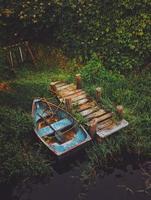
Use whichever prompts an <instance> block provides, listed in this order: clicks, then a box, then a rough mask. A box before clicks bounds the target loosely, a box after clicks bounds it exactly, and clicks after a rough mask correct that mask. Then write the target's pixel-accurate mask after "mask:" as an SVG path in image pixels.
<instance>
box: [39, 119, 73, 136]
mask: <svg viewBox="0 0 151 200" xmlns="http://www.w3.org/2000/svg"><path fill="white" fill-rule="evenodd" d="M72 124H73V122H72V121H71V120H69V119H67V118H65V119H61V120H59V121H57V122H54V123H53V124H50V126H49V125H48V126H45V127H43V128H41V129H39V131H38V135H39V136H40V137H43V136H46V135H52V134H53V133H54V130H55V131H61V130H62V129H64V128H67V127H69V126H71V125H72ZM51 127H52V128H51ZM53 129H54V130H53Z"/></svg>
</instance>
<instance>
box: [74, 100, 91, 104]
mask: <svg viewBox="0 0 151 200" xmlns="http://www.w3.org/2000/svg"><path fill="white" fill-rule="evenodd" d="M88 101H89V99H87V98H85V99H80V100H79V101H77V102H74V103H73V104H75V105H82V104H84V103H87V102H88Z"/></svg>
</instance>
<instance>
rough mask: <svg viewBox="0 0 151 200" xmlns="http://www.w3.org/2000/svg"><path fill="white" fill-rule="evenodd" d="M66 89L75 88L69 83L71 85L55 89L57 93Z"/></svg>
mask: <svg viewBox="0 0 151 200" xmlns="http://www.w3.org/2000/svg"><path fill="white" fill-rule="evenodd" d="M66 89H76V86H75V85H74V84H73V83H71V84H67V85H64V86H62V87H59V88H57V90H58V91H60V90H66Z"/></svg>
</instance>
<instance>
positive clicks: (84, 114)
mask: <svg viewBox="0 0 151 200" xmlns="http://www.w3.org/2000/svg"><path fill="white" fill-rule="evenodd" d="M98 110H99V107H98V106H96V107H92V108H89V109H87V110H84V111H82V112H80V114H81V115H82V116H83V117H86V116H87V115H89V114H91V113H93V112H95V111H98Z"/></svg>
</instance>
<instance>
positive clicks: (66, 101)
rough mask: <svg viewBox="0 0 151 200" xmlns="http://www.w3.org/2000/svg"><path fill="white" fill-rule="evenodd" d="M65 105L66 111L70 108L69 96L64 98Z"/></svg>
mask: <svg viewBox="0 0 151 200" xmlns="http://www.w3.org/2000/svg"><path fill="white" fill-rule="evenodd" d="M65 107H66V110H67V111H68V112H71V110H72V100H71V98H65Z"/></svg>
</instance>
